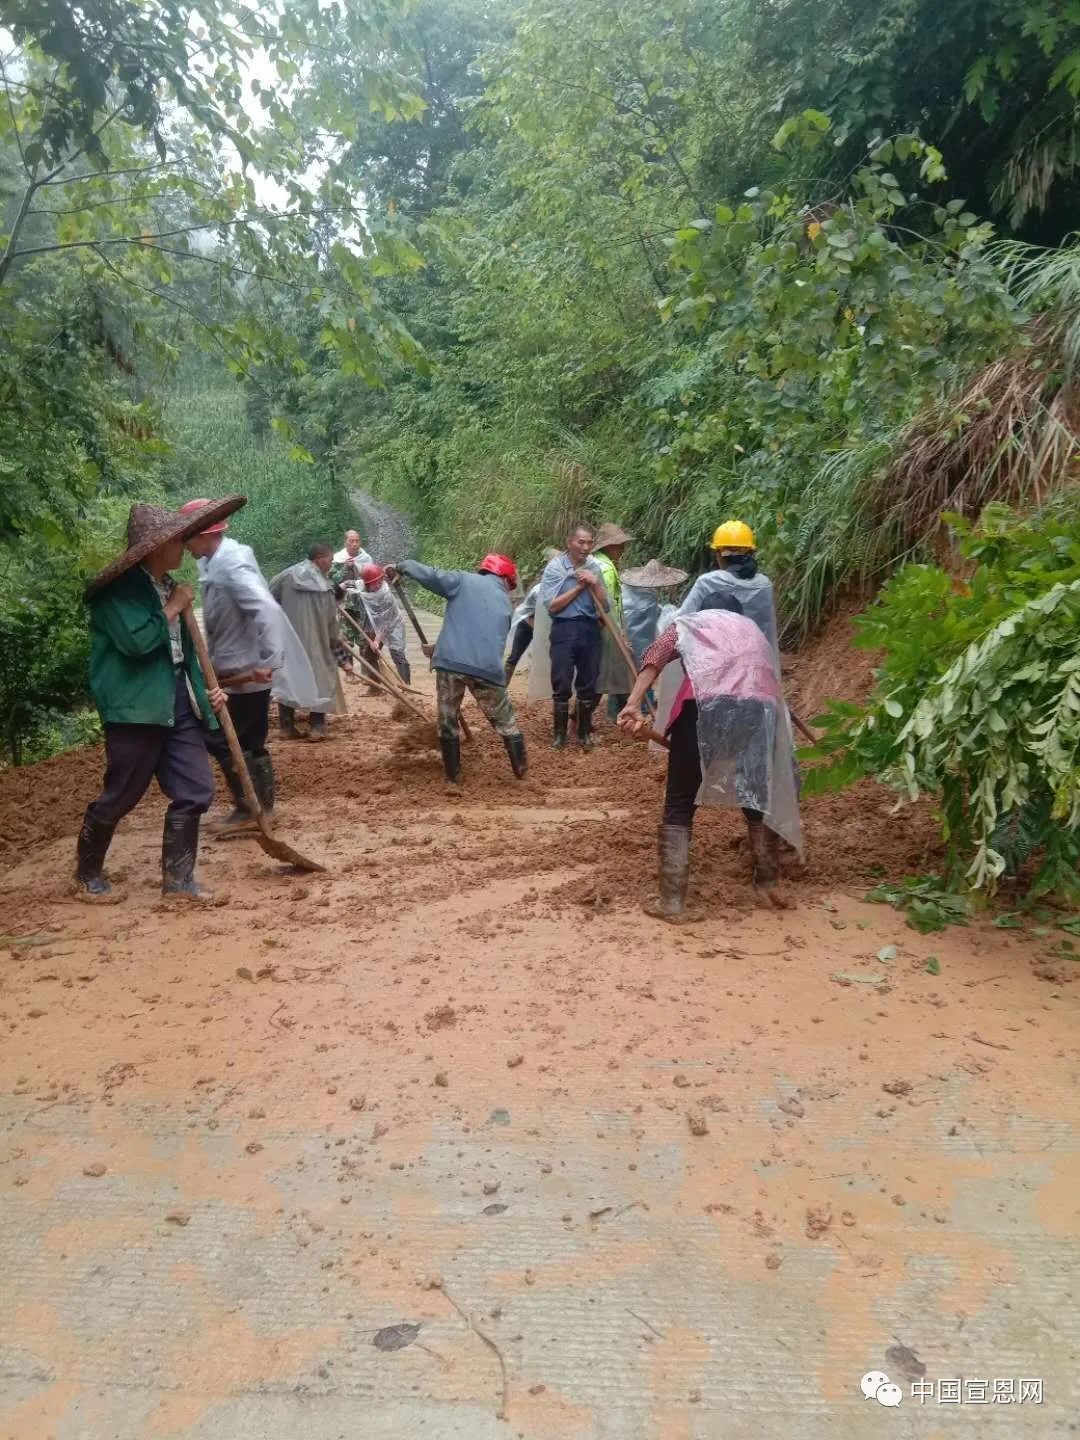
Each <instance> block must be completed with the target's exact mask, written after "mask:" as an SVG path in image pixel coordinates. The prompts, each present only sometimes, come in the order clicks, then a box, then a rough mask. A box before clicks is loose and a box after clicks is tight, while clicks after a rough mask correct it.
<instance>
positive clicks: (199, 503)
mask: <svg viewBox="0 0 1080 1440" xmlns="http://www.w3.org/2000/svg"><path fill="white" fill-rule="evenodd" d="M210 503H211V502H210V501H209V500H207V499H205V498H204V499H202V500H189V501H188V502H187V504H186V505H181V506H180V514H181V515H192V514H194V512H195V511H196V510H201V509H202V507H203V506H204V505H209V504H210ZM228 528H229V522H228V521H227V520H219V521H218V523H217V524H216V525H208V526H207V527H206V529H205V530H200V531H199V534H200V535H220V534H221V532H222V531H223V530H227V529H228Z"/></svg>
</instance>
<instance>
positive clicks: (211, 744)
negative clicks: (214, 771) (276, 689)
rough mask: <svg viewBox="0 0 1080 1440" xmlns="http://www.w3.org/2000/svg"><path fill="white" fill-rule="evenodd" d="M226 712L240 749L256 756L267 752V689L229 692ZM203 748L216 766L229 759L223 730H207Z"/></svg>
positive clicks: (268, 724) (268, 710)
mask: <svg viewBox="0 0 1080 1440" xmlns="http://www.w3.org/2000/svg"><path fill="white" fill-rule="evenodd" d="M229 715H230V717H231V718H232V723H233V728H234V729H235V731H236V738H237V739H238V740H239V741H240V749H241V750H243V751H244V752H245V753H246V754H248V755H252V756H254V757H256V758H258V757H260V756H262V755H267V754H269V751H268V750H267V748H266V736H267V733H268V732H269V729H270V691H269V690H252V691H250V692H249V693H248V694H244V695H230V696H229ZM206 748H207V749H208V750H209V751H210V754H211V755H213V757H214V759H215V760H216V761H217V762H218V764H219V765H223V764H225V763H226V761H227V760H228V758H229V742H228V741H227V740H226V739H225V733H224V731H222V730H209V731H207V735H206Z"/></svg>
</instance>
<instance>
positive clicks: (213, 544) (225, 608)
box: [179, 500, 317, 836]
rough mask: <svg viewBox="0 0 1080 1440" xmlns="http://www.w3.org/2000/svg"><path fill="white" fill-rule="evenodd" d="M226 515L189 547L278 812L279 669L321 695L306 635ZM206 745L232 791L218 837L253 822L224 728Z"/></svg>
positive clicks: (216, 642)
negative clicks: (275, 687)
mask: <svg viewBox="0 0 1080 1440" xmlns="http://www.w3.org/2000/svg"><path fill="white" fill-rule="evenodd" d="M209 503H210V502H209V500H189V501H188V502H187V504H186V505H181V507H180V512H179V513H180V514H181V515H192V514H197V513H198V512H199V511H200V510H202V509H203V508H205V506H207V505H209ZM228 528H229V525H228V521H226V520H219V521H218V522H217V523H216V524H214V525H210V526H208V527H207V528H206V529H205V530H201V531H200V532H199V533H198V534H197V535H192V536H191V537H190V538H189V539H188V542H187V548H188V550H189V551H190V552H191V554H192V555H193V556H194V557H195V559H196V561H197V563H198V567H199V581H200V583H201V585H202V602H203V627H204V629H205V631H206V640H207V645H208V647H209V651H210V659H211V661H212V663H213V666H214V669H215V671H216V672H217V676H218V682H219V684H220V685H221V688H222V689H223V690H224V691H225V693H226V694H227V695H228V697H229V714H230V715H231V716H232V722H233V725H234V727H235V729H236V733H237V737H238V738H239V740H240V748H241V749H242V750H243V752H244V757H245V760H246V763H247V768H248V773H249V774H250V776H251V783H252V785H253V786H254V787H255V794H256V796H257V797H258V801H259V805H260V807H261V808H262V810H263V811H264V812H265V813H266V815H267V816H268V817H270V816H272V815H273V813H274V767H273V762H272V761H271V759H270V751H269V750H268V749H267V744H266V739H267V732H268V729H269V725H270V689H271V684H272V682H273V681H274V678H275V676H278V677H279V681H280V683H282V684H284V685H286V686H287V687H288V689H289V690H290V692H292V693H296V694H298V695H301V696H303V697H304V700H305V703H306V704H308V705H310V704H313V703H314V702H315V699H316V697H317V691H316V689H315V677H314V675H313V674H312V672H311V664H310V662H309V661H308V658H307V655H306V654H305V652H304V647H303V645H302V644H301V643H300V637H299V636H298V635H297V633H296V631H295V630H294V629H293V628H292V626H291V625H290V624H289V622H288V620H287V619H286V618H285V613H284V611H283V610H282V608H281V606H280V605H279V604H278V603H277V601H276V600H275V599H274V597H273V596H272V595H271V594H270V590H269V587H268V586H267V583H266V581H265V580H264V578H263V573H262V571H261V570H260V569H259V564H258V561H257V560H256V559H255V552H254V551H253V550H252V549H251V547H250V546H249V545H241V544H239V543H238V542H237V541H236V540H234V539H233V538H232V537H231V536H230V535H226V533H225V532H226V530H228ZM206 743H207V748H208V749H209V751H210V753H211V755H213V757H214V759H215V760H216V761H217V762H218V764H219V765H220V767H221V773H222V775H223V776H224V777H225V783H226V784H227V785H228V787H229V792H230V794H231V795H232V798H233V809H232V812H231V814H230V815H229V816H228V817H227V819H225V820H224V821H223V822H222V823H221V824H220V825H219V826H218V827H217V834H218V835H219V836H227V835H239V834H244V833H246V832H250V831H251V830H253V829H254V828H255V818H254V816H253V815H252V813H251V811H250V810H249V809H248V805H247V801H246V800H245V799H244V787H243V782H242V780H241V777H240V775H239V774H238V773H237V770H236V767H235V765H234V764H233V759H232V755H231V753H230V751H229V745H228V742H227V741H226V739H225V736H224V733H223V732H222V731H221V730H216V731H212V732H211V733H210V734H209V735H208V736H207V742H206Z"/></svg>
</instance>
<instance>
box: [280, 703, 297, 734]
mask: <svg viewBox="0 0 1080 1440" xmlns="http://www.w3.org/2000/svg"><path fill="white" fill-rule="evenodd" d="M277 708H278V725H279V726H280V727H281V738H282V739H283V740H299V739H300V734H299V731H298V730H297V728H296V710H295V709H294V708H293V706H292V705H282V704H281V703H280V701H279V702H278V707H277Z"/></svg>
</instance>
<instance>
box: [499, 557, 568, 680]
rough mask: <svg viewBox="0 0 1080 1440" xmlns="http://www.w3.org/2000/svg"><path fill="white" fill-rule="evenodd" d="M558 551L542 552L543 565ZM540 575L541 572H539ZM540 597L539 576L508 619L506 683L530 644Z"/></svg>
mask: <svg viewBox="0 0 1080 1440" xmlns="http://www.w3.org/2000/svg"><path fill="white" fill-rule="evenodd" d="M558 553H559V552H558V550H556V549H555V548H554V547H552V546H549V547H548V549H546V550H545V551H544V564H545V565H546V564H547V563H548V561H549V560H554V559H555V556H556V555H558ZM541 574H543V572H542V571H541ZM539 597H540V576H537V579H536V583H535V584H534V585H532V586H530V588H529V591H528V593H527V594H526V596H525V599H524V600H523V601H522V602H521V604H520V605H519V606H518V607H517V609H516V610H515V611H514V613H513V615H512V616H511V619H510V655H509V658H508V659H507V661H506V683H507V685H509V684H510V681H511V680H512V679H513V678H514V671H515V670H516V669H517V667H518V666H519V665H520V664H521V661H522V657H523V656H524V655H525V652H526V651H527V650H528V648H529V646H530V645H531V644H532V639H533V629H534V626H535V623H536V602H537V600H538V599H539Z"/></svg>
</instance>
